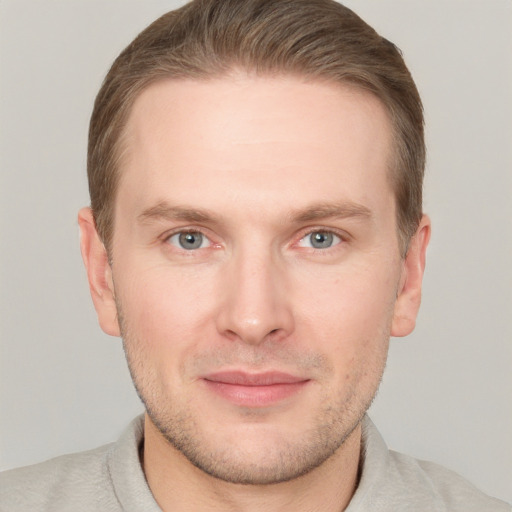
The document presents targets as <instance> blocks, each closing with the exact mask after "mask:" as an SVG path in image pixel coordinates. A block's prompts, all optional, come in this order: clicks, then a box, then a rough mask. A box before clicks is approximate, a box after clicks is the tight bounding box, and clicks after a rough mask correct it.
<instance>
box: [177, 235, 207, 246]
mask: <svg viewBox="0 0 512 512" xmlns="http://www.w3.org/2000/svg"><path fill="white" fill-rule="evenodd" d="M179 240H180V245H181V246H182V247H183V248H184V249H197V248H199V247H201V243H202V241H203V240H202V235H201V233H182V234H181V235H180V237H179Z"/></svg>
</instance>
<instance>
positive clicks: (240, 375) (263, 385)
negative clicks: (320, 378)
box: [203, 371, 310, 407]
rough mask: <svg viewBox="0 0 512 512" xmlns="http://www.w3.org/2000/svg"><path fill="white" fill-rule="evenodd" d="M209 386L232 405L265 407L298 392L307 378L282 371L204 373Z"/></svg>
mask: <svg viewBox="0 0 512 512" xmlns="http://www.w3.org/2000/svg"><path fill="white" fill-rule="evenodd" d="M203 381H204V383H205V384H206V386H207V387H208V389H209V390H210V391H212V392H214V393H215V394H217V395H219V396H220V397H222V398H224V399H225V400H228V401H229V402H231V403H233V404H234V405H238V406H242V407H266V406H269V405H273V404H276V403H278V402H280V401H282V400H285V399H286V398H290V397H292V396H293V395H295V394H297V393H299V392H300V391H302V390H303V389H304V387H305V386H306V385H307V384H308V382H310V379H305V378H304V377H296V376H293V375H290V374H287V373H283V372H265V373H255V374H254V373H246V372H243V371H225V372H218V373H214V374H211V375H207V376H205V377H203Z"/></svg>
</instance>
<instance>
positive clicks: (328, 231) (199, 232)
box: [162, 227, 349, 255]
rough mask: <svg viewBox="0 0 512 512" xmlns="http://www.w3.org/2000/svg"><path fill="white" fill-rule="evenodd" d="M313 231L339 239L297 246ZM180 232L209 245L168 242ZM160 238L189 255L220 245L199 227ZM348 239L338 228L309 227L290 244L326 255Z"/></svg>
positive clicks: (176, 231) (181, 229)
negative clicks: (181, 245)
mask: <svg viewBox="0 0 512 512" xmlns="http://www.w3.org/2000/svg"><path fill="white" fill-rule="evenodd" d="M314 233H322V234H327V235H333V236H335V237H336V238H338V239H339V241H338V242H337V243H335V244H334V245H332V246H330V247H326V248H317V247H303V246H299V243H300V242H302V241H303V240H304V239H305V238H307V237H308V236H311V235H313V234H314ZM181 234H191V235H201V236H203V237H205V238H206V239H207V240H208V241H209V243H210V245H209V246H208V247H199V248H197V249H189V250H187V249H184V248H179V247H177V246H175V245H173V244H171V242H170V239H171V238H172V237H173V236H176V235H181ZM162 240H163V242H164V243H165V244H168V245H173V247H175V248H176V249H178V250H181V252H182V253H187V254H189V255H193V253H195V252H197V251H198V250H199V249H208V248H212V247H214V248H215V247H217V248H218V247H220V245H221V244H220V243H215V242H214V241H213V240H212V237H211V236H210V235H208V234H207V233H206V232H205V230H202V229H200V228H196V227H194V228H192V227H191V228H186V227H185V228H183V227H181V228H179V229H176V230H175V231H172V232H170V233H166V234H165V235H163V236H162ZM348 241H349V236H348V235H347V234H346V233H342V232H340V231H338V230H335V229H332V228H322V227H314V228H309V229H308V230H307V231H303V232H302V233H300V235H299V237H297V238H295V241H294V242H293V243H292V244H290V245H291V246H292V247H293V246H299V247H300V248H301V249H305V250H307V251H308V252H312V253H316V254H319V253H321V254H323V255H327V254H328V253H330V252H332V250H334V249H335V248H337V247H338V246H340V245H342V244H344V243H347V242H348Z"/></svg>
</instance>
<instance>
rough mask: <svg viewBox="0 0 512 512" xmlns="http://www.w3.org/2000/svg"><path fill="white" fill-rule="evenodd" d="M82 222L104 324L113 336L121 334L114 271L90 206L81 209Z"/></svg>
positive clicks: (89, 269) (92, 284) (95, 300)
mask: <svg viewBox="0 0 512 512" xmlns="http://www.w3.org/2000/svg"><path fill="white" fill-rule="evenodd" d="M78 224H79V226H80V250H81V252H82V259H83V261H84V264H85V268H86V270H87V279H88V281H89V289H90V292H91V297H92V301H93V303H94V308H95V309H96V313H97V315H98V321H99V324H100V327H101V328H102V329H103V331H105V332H106V333H107V334H110V335H111V336H120V330H119V322H118V319H117V308H116V302H115V297H114V283H113V280H112V270H111V268H110V264H109V260H108V254H107V251H106V250H105V246H104V245H103V242H102V241H101V239H100V237H99V235H98V232H97V230H96V224H95V222H94V218H93V214H92V210H91V209H90V208H82V209H81V210H80V211H79V213H78Z"/></svg>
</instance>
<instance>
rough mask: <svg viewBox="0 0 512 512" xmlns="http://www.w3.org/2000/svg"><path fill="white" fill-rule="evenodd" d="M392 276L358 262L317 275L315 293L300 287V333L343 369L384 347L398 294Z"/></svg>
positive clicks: (385, 348)
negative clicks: (356, 264) (321, 275)
mask: <svg viewBox="0 0 512 512" xmlns="http://www.w3.org/2000/svg"><path fill="white" fill-rule="evenodd" d="M394 277H395V276H394V274H392V273H387V274H386V273H385V272H382V273H379V272H375V269H373V270H371V271H369V270H365V269H364V268H357V267H355V268H352V269H351V271H350V272H339V271H338V272H333V273H332V275H330V276H329V277H328V278H325V279H317V283H318V284H319V286H317V287H316V290H315V291H314V293H313V292H312V290H311V288H310V287H306V288H305V287H301V288H300V289H301V292H300V294H299V295H298V296H297V299H296V308H297V309H296V319H297V328H298V330H299V332H300V331H302V336H301V338H303V339H308V338H309V339H314V340H315V343H316V346H317V348H318V349H319V350H322V351H324V352H325V353H326V354H328V355H329V356H330V357H332V358H334V359H336V360H338V361H339V362H340V364H341V366H342V367H343V368H344V371H345V372H349V371H350V368H352V367H353V365H354V364H355V361H357V360H360V359H364V357H370V358H371V357H373V356H372V354H373V353H374V352H381V350H382V349H383V350H384V351H386V350H387V341H388V338H389V333H390V327H391V320H392V315H393V306H394V302H395V296H396V291H395V289H396V283H395V279H394ZM338 366H339V365H338Z"/></svg>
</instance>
